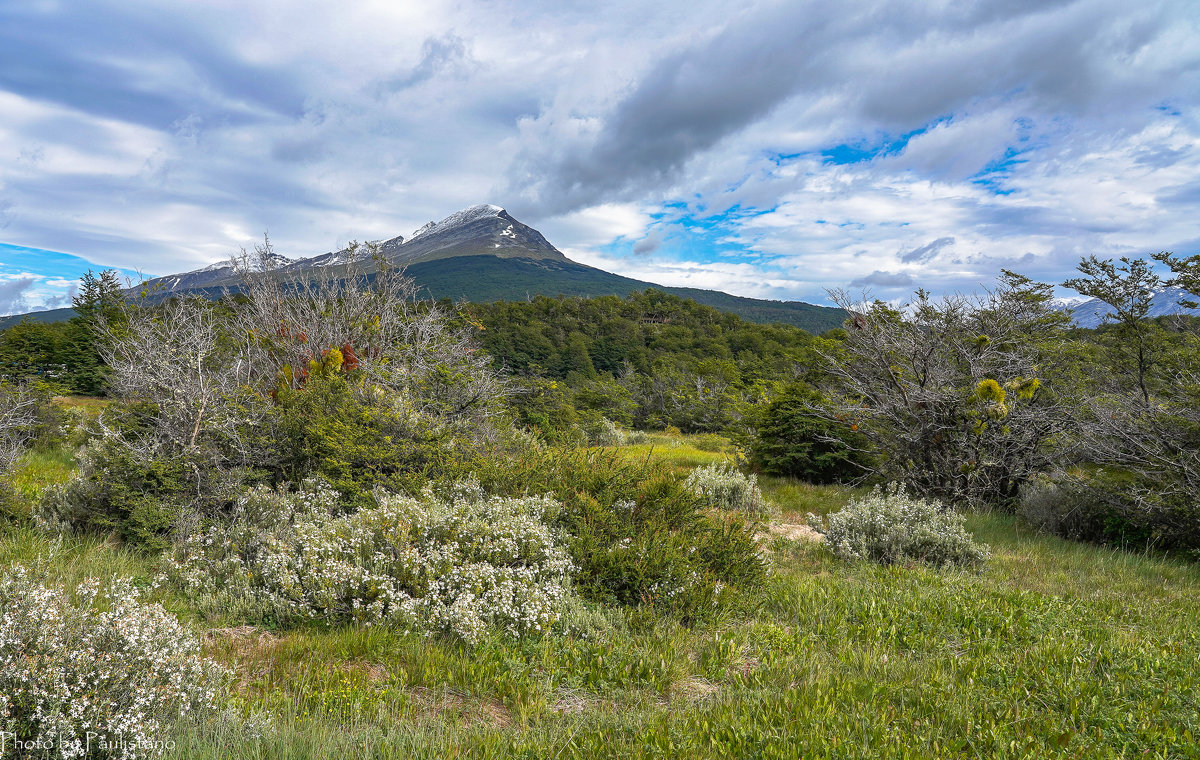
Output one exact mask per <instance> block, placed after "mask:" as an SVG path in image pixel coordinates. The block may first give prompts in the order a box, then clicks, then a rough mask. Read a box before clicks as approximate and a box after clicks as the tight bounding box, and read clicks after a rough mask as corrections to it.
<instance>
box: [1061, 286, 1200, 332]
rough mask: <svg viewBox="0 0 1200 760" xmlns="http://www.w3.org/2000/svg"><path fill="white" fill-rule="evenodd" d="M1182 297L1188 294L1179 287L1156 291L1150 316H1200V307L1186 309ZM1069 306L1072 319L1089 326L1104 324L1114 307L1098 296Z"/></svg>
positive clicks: (1081, 325) (1152, 299) (1151, 301)
mask: <svg viewBox="0 0 1200 760" xmlns="http://www.w3.org/2000/svg"><path fill="white" fill-rule="evenodd" d="M1181 298H1184V299H1186V298H1188V295H1187V293H1185V292H1184V291H1182V290H1180V289H1179V288H1165V289H1163V290H1160V291H1158V292H1156V293H1155V294H1154V296H1153V298H1151V299H1150V316H1151V317H1166V316H1170V315H1172V314H1188V315H1191V316H1195V317H1200V309H1186V308H1184V307H1182V306H1180V305H1179V299H1181ZM1193 300H1194V299H1193ZM1067 308H1068V310H1069V311H1070V312H1071V319H1072V320H1073V321H1074V322H1075V324H1076V325H1077V326H1079V327H1088V328H1095V327H1099V326H1100V325H1102V324H1104V323H1105V321H1106V320H1105V316H1106V315H1107V314H1110V313H1111V312H1112V307H1111V306H1109V305H1108V304H1106V303H1104V302H1103V301H1101V300H1100V299H1098V298H1093V299H1091V300H1088V301H1084V302H1083V303H1081V304H1078V305H1075V306H1073V307H1067ZM1108 321H1112V320H1108Z"/></svg>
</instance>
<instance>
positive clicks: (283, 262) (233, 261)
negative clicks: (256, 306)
mask: <svg viewBox="0 0 1200 760" xmlns="http://www.w3.org/2000/svg"><path fill="white" fill-rule="evenodd" d="M239 263H241V257H240V256H234V257H232V258H228V259H224V260H222V261H218V262H217V263H215V264H209V265H208V266H206V267H204V268H203V269H197V270H195V271H196V272H217V271H220V270H222V269H232V268H234V267H235V266H237V264H239ZM248 263H249V264H250V266H252V267H255V268H257V267H258V266H260V265H261V264H262V262H261V261H260V260H259V258H258V257H257V256H251V257H250V258H249V262H248ZM294 263H295V262H294V261H293V260H292V259H289V258H288V257H287V256H281V255H279V254H278V253H272V254H271V259H270V264H271V266H272V267H285V266H287V265H288V264H294Z"/></svg>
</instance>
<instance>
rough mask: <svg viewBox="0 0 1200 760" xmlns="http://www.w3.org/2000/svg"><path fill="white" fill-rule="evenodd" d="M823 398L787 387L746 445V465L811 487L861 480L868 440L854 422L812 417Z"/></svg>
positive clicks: (800, 387)
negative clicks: (813, 485) (856, 428)
mask: <svg viewBox="0 0 1200 760" xmlns="http://www.w3.org/2000/svg"><path fill="white" fill-rule="evenodd" d="M822 403H823V398H822V396H821V394H819V393H817V392H816V391H814V390H812V389H811V388H809V387H807V386H805V385H803V384H799V383H797V384H793V385H791V386H789V387H788V388H787V389H786V390H785V391H784V392H783V393H782V394H781V395H780V396H779V397H778V398H776V399H775V400H774V401H772V402H771V403H770V404H769V405H768V406H767V408H766V410H765V411H764V412H763V413H762V418H761V419H760V420H759V423H758V429H757V432H756V434H755V436H754V437H753V439H752V440H751V441H750V446H749V459H750V464H751V465H752V466H753V467H755V468H757V469H759V470H761V471H762V472H765V473H767V474H770V475H780V476H783V477H793V478H799V479H801V480H806V481H808V482H810V483H839V482H845V481H848V480H852V479H854V478H856V477H860V476H861V475H862V474H863V473H864V472H865V471H866V467H865V466H866V465H867V464H868V463H869V457H868V456H867V454H866V453H865V451H864V450H865V449H866V447H867V442H866V439H865V438H863V437H862V436H860V435H858V434H857V432H856V431H855V429H854V424H853V423H833V422H830V421H829V420H828V419H827V418H825V417H823V416H821V415H818V414H815V413H814V412H813V409H814V407H819V406H820V405H821V404H822Z"/></svg>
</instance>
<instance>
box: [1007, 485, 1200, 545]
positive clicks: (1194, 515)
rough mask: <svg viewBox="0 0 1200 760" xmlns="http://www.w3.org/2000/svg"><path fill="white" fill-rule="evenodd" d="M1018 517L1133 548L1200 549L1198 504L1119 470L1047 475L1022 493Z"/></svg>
mask: <svg viewBox="0 0 1200 760" xmlns="http://www.w3.org/2000/svg"><path fill="white" fill-rule="evenodd" d="M1019 514H1020V516H1021V517H1022V518H1023V519H1024V520H1025V522H1027V523H1028V524H1029V525H1031V526H1032V527H1034V528H1037V529H1039V530H1042V531H1044V532H1047V533H1051V534H1053V535H1057V536H1062V537H1064V538H1071V539H1076V540H1083V541H1095V542H1098V543H1104V544H1112V545H1116V546H1126V547H1133V548H1149V547H1154V548H1165V549H1181V550H1184V551H1188V550H1190V551H1193V552H1198V551H1200V502H1197V501H1196V500H1195V498H1194V497H1193V498H1188V497H1187V496H1186V495H1182V496H1181V495H1175V496H1172V495H1169V492H1168V491H1167V489H1162V490H1161V491H1159V490H1158V489H1156V488H1153V487H1150V488H1147V487H1146V484H1145V483H1142V482H1141V481H1140V480H1139V479H1138V478H1137V477H1135V476H1134V475H1132V474H1130V473H1125V472H1121V471H1120V470H1117V469H1101V470H1097V471H1094V472H1090V473H1088V474H1087V475H1086V476H1069V475H1065V474H1061V473H1059V474H1054V475H1047V476H1042V477H1039V478H1037V479H1036V480H1034V481H1032V482H1030V483H1028V484H1026V486H1025V487H1024V488H1022V490H1021V501H1020V506H1019Z"/></svg>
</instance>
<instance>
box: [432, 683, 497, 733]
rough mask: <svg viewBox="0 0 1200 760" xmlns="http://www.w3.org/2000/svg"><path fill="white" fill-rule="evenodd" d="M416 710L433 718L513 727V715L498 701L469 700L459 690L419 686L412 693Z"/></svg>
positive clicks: (486, 698)
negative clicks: (418, 709) (417, 707)
mask: <svg viewBox="0 0 1200 760" xmlns="http://www.w3.org/2000/svg"><path fill="white" fill-rule="evenodd" d="M410 694H412V696H413V704H414V706H419V707H420V709H421V711H422V712H424V713H426V714H428V715H433V716H438V717H443V718H456V719H458V720H460V721H462V722H463V723H473V722H482V723H487V724H488V725H489V726H494V727H496V728H507V727H508V726H511V725H512V724H513V720H514V718H513V714H512V712H511V711H510V710H509V709H508V708H507V707H505V706H504V704H503V703H501V702H500V700H498V699H493V698H490V697H484V698H483V699H479V700H475V699H469V698H468V697H467V696H466V695H465V694H463V693H462V692H459V691H458V690H456V689H449V688H447V689H444V690H434V689H427V688H425V687H424V686H418V687H416V688H414V689H412V690H411V691H410Z"/></svg>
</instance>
